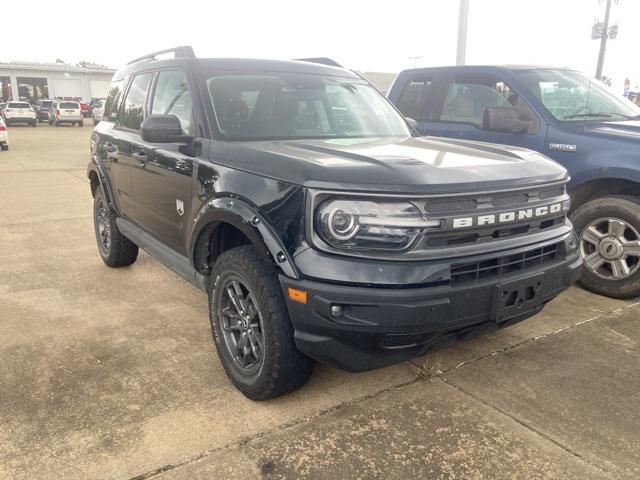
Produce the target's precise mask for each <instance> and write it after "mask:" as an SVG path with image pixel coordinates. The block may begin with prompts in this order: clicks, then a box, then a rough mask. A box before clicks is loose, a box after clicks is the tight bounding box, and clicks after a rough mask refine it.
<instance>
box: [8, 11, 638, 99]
mask: <svg viewBox="0 0 640 480" xmlns="http://www.w3.org/2000/svg"><path fill="white" fill-rule="evenodd" d="M3 3H6V5H5V8H4V10H5V11H6V10H7V9H9V10H10V9H16V8H18V4H19V2H17V0H7V1H6V2H3ZM470 3H471V7H470V18H469V35H468V47H467V63H469V64H482V63H535V64H545V65H557V66H570V67H575V68H578V69H580V70H583V71H586V72H588V73H590V74H593V73H594V72H595V66H596V60H597V55H598V42H597V41H594V40H591V39H590V33H591V26H592V24H593V21H594V19H595V18H596V17H599V18H603V17H604V3H601V1H600V0H470ZM169 5H174V6H173V7H169ZM52 6H56V7H55V9H52ZM25 8H26V7H25ZM23 11H24V12H27V11H28V12H38V14H37V15H33V14H31V13H28V14H27V13H25V14H24V15H23V18H22V19H21V20H20V21H14V20H16V19H17V18H20V16H19V15H16V14H15V13H14V14H13V15H10V16H9V18H11V19H12V21H3V22H1V23H0V25H1V27H0V34H1V35H2V38H3V39H4V41H3V42H2V45H1V47H0V60H1V61H10V60H33V61H54V60H55V59H56V58H61V59H62V60H64V61H66V62H69V63H75V62H77V61H79V60H88V61H94V62H97V63H103V64H106V65H108V66H110V67H118V66H120V65H122V64H123V63H124V62H126V61H127V60H129V59H131V58H133V57H136V56H139V55H142V54H144V53H147V52H149V51H153V50H159V49H163V48H167V47H171V46H175V45H184V44H190V45H192V46H193V47H194V48H195V50H196V54H197V55H198V56H201V57H255V58H296V57H305V56H307V57H308V56H328V57H332V58H334V59H336V60H338V61H339V62H340V63H342V64H343V65H345V66H348V67H350V68H354V69H358V70H362V71H383V72H397V71H399V70H401V69H403V68H408V67H411V66H413V60H410V59H409V57H412V56H423V58H422V59H420V60H418V61H417V65H419V66H435V65H450V64H453V63H454V62H455V52H456V35H457V22H458V0H415V1H414V0H395V1H385V2H376V1H371V0H369V1H365V0H362V1H361V0H323V1H320V2H318V1H313V2H310V1H304V0H297V1H293V0H280V1H278V0H274V1H269V0H261V1H259V0H244V1H238V0H228V1H225V0H214V1H195V0H180V1H177V2H168V1H143V0H126V1H123V0H83V1H78V0H64V1H62V0H57V1H56V0H47V1H41V0H31V1H29V2H28V8H27V9H26V10H23ZM613 19H614V20H615V21H617V22H618V23H619V26H620V32H619V36H618V39H617V40H613V41H610V42H609V44H608V49H607V59H606V63H605V69H604V73H605V75H608V76H610V77H613V78H614V81H615V85H616V86H618V85H620V88H621V84H622V82H623V81H624V78H625V77H630V79H631V81H632V87H633V86H635V85H637V84H640V63H639V62H638V61H637V60H636V57H635V55H636V48H637V47H638V46H640V28H638V22H639V21H640V1H638V0H620V1H619V4H618V5H615V4H614V9H613ZM58 20H60V21H58ZM38 33H42V35H39V34H38ZM25 34H27V35H26V36H25Z"/></svg>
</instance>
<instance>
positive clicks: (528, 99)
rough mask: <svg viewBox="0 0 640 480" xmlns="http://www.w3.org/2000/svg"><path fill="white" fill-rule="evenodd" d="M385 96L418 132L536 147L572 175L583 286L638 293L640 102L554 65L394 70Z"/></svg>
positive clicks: (625, 294)
mask: <svg viewBox="0 0 640 480" xmlns="http://www.w3.org/2000/svg"><path fill="white" fill-rule="evenodd" d="M389 98H390V99H391V101H392V102H393V103H394V104H396V106H397V107H398V108H399V110H400V111H401V112H402V113H403V114H404V115H406V116H407V117H411V118H413V119H414V120H415V121H416V122H417V129H418V131H419V132H420V133H421V134H422V135H429V136H438V137H449V138H453V139H466V140H478V141H484V142H493V143H498V144H503V145H513V146H517V147H524V148H528V149H531V150H536V151H538V152H540V153H543V154H545V155H548V156H549V157H551V158H553V159H554V160H557V161H558V162H560V163H561V164H562V165H564V166H565V167H566V168H567V169H568V170H569V174H570V175H571V183H570V184H569V193H570V194H571V198H572V205H573V208H572V210H571V219H572V221H573V224H574V225H575V228H576V231H577V232H578V235H579V237H580V249H581V252H582V255H583V257H584V260H585V262H584V274H583V275H582V279H581V281H580V283H581V284H582V285H583V286H584V287H585V288H587V289H589V290H591V291H593V292H596V293H600V294H603V295H608V296H611V297H617V298H629V297H636V296H638V295H640V163H639V160H640V155H639V152H640V149H639V147H640V121H639V119H640V108H638V107H637V106H636V105H635V104H633V103H632V102H630V101H628V100H626V99H624V98H623V97H621V96H620V97H618V96H616V95H614V94H613V93H612V92H611V91H610V90H609V89H608V88H607V87H606V86H605V85H603V84H601V83H600V82H599V81H597V80H593V79H590V78H588V77H587V76H586V75H584V74H582V73H580V72H577V71H574V70H570V69H559V68H540V67H527V66H522V67H493V66H482V67H472V66H458V67H443V68H420V69H411V70H405V71H403V72H401V73H400V74H399V75H398V76H397V78H396V79H395V81H394V83H393V85H392V87H391V89H390V91H389Z"/></svg>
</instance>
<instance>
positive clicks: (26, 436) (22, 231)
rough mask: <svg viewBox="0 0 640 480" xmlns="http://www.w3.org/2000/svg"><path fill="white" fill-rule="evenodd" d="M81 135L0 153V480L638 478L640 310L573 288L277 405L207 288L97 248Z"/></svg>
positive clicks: (336, 374) (329, 373) (318, 374)
mask: <svg viewBox="0 0 640 480" xmlns="http://www.w3.org/2000/svg"><path fill="white" fill-rule="evenodd" d="M90 131H91V128H90V127H89V126H87V127H84V128H78V127H60V128H54V127H49V126H48V125H42V124H41V125H40V126H39V127H38V128H35V129H34V128H28V127H20V126H15V127H11V128H10V131H9V132H10V135H11V142H12V144H11V150H10V151H8V152H0V358H1V359H2V361H1V362H0V480H5V479H7V480H8V479H12V480H13V479H32V478H48V477H56V478H78V479H86V478H113V479H130V478H162V479H174V478H175V479H187V478H189V479H191V478H201V479H209V478H216V479H217V478H230V479H233V478H260V477H264V478H408V477H417V478H630V479H631V478H637V477H638V476H640V467H639V465H640V429H638V428H637V426H638V424H639V423H640V422H639V420H640V418H639V416H640V407H639V406H640V383H639V381H638V372H640V368H639V367H640V355H639V354H640V328H639V327H640V321H639V320H638V318H639V315H638V314H639V313H640V305H638V304H636V303H635V302H633V301H627V302H623V301H617V300H611V299H606V298H603V297H598V296H595V295H592V294H589V293H587V292H585V291H583V290H580V289H577V288H574V289H571V290H570V291H569V292H567V293H566V294H564V295H562V296H561V297H560V298H559V299H557V300H555V301H554V302H552V304H550V305H549V306H548V307H547V308H546V309H545V310H544V311H543V313H542V314H541V315H538V316H537V317H535V318H532V319H530V320H527V321H525V322H523V323H521V324H519V325H516V326H514V327H511V328H508V329H506V330H503V331H501V332H497V333H495V334H493V335H490V336H487V337H483V338H480V339H476V340H474V341H471V342H467V343H463V344H459V345H456V346H454V347H452V348H449V349H446V350H443V351H441V352H436V353H434V354H432V355H430V356H429V357H428V358H425V359H418V360H416V361H414V362H411V363H405V364H402V365H397V366H393V367H389V368H386V369H382V370H378V371H374V372H369V373H366V374H357V375H354V374H347V373H344V372H340V371H337V370H334V369H331V368H328V367H325V366H320V365H319V366H317V368H316V370H315V373H314V376H313V378H312V380H311V382H310V384H309V385H308V386H306V387H305V388H303V389H302V390H300V391H299V392H296V393H294V394H292V395H288V396H286V397H283V398H279V399H275V400H273V401H269V402H263V403H254V402H251V401H249V400H247V399H245V398H244V397H243V396H242V395H241V394H239V393H238V392H237V391H236V390H235V389H234V388H233V387H232V386H231V385H230V383H229V382H228V381H227V379H226V377H225V375H224V372H223V370H222V368H221V366H220V364H219V362H218V359H217V356H216V354H215V351H214V347H213V344H212V342H211V338H210V331H209V325H208V319H207V313H206V298H205V297H204V295H202V294H201V293H200V292H198V291H197V290H196V289H195V288H193V287H191V286H190V285H188V284H187V283H185V282H183V281H182V280H180V279H179V278H178V277H177V276H176V275H174V274H173V273H171V272H170V271H168V270H167V269H165V268H164V267H162V266H161V265H159V264H158V263H157V262H156V261H154V260H152V259H150V258H149V257H148V256H147V255H146V254H142V255H141V256H140V258H139V260H138V261H137V262H136V263H135V264H134V265H132V266H131V267H128V268H124V269H119V270H112V269H109V268H107V267H105V266H104V264H103V263H102V261H101V260H100V258H99V256H98V253H97V250H96V245H95V240H94V236H93V228H92V221H91V198H90V194H89V188H88V184H87V183H86V179H85V177H84V168H85V166H86V161H87V158H88V143H89V134H90Z"/></svg>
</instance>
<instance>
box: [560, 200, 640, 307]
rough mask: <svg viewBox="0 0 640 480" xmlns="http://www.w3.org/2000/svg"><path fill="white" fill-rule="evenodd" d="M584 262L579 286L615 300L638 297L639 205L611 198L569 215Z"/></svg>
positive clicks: (597, 201) (588, 205)
mask: <svg viewBox="0 0 640 480" xmlns="http://www.w3.org/2000/svg"><path fill="white" fill-rule="evenodd" d="M571 221H572V222H573V225H574V227H575V230H576V233H577V234H578V237H579V238H580V252H581V254H582V258H583V261H584V266H583V273H582V278H581V279H580V282H579V283H580V284H581V285H582V286H583V287H584V288H586V289H587V290H590V291H592V292H595V293H599V294H601V295H606V296H608V297H614V298H632V297H637V296H640V202H639V201H638V199H636V198H634V197H627V196H610V197H602V198H597V199H595V200H591V201H590V202H587V203H585V204H584V205H582V206H580V207H579V208H578V209H576V211H575V212H574V213H573V214H572V215H571Z"/></svg>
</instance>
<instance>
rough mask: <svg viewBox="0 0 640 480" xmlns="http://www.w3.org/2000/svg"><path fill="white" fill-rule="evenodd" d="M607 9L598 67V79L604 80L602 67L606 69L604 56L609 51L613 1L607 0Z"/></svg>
mask: <svg viewBox="0 0 640 480" xmlns="http://www.w3.org/2000/svg"><path fill="white" fill-rule="evenodd" d="M606 2H607V7H606V10H605V12H604V24H603V25H602V37H601V38H600V52H599V53H598V66H597V67H596V78H597V79H598V80H600V79H602V67H604V54H605V52H606V51H607V39H608V38H609V14H610V13H611V0H606Z"/></svg>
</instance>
